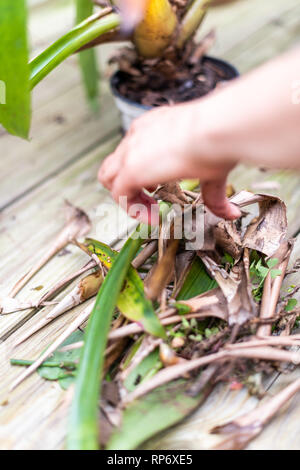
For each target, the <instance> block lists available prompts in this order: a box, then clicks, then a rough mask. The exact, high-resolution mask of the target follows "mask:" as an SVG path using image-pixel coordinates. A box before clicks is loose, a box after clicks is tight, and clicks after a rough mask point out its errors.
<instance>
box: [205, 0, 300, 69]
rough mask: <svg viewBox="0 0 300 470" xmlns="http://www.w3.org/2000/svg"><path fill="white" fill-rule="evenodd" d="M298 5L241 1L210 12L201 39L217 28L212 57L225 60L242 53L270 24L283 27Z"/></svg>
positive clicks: (290, 0)
mask: <svg viewBox="0 0 300 470" xmlns="http://www.w3.org/2000/svg"><path fill="white" fill-rule="evenodd" d="M298 5H299V2H298V0H285V1H284V2H283V1H282V0H273V1H272V4H270V1H268V0H251V1H249V0H240V1H239V2H236V3H235V4H231V5H230V4H229V5H227V6H225V7H222V8H218V9H214V10H213V11H210V12H209V14H208V15H207V17H206V19H205V21H204V23H203V25H202V27H201V28H200V30H199V33H198V37H199V38H201V37H202V36H203V35H204V34H206V33H207V32H208V31H209V30H211V29H212V28H214V29H215V30H216V34H217V40H216V44H215V45H214V47H213V48H212V50H211V54H212V55H215V56H217V57H226V55H227V53H228V52H229V51H231V50H233V49H234V48H235V47H237V48H239V47H240V49H243V48H244V47H245V46H244V45H245V44H246V41H248V40H249V41H250V42H252V40H253V36H254V35H255V34H256V32H257V31H258V30H264V28H265V27H267V26H268V25H270V24H274V25H276V24H277V25H278V24H279V21H280V23H281V22H282V17H283V16H284V15H285V14H286V13H288V12H289V11H292V10H293V9H294V8H296V7H297V6H298ZM283 27H284V25H283ZM274 53H275V54H276V53H277V51H276V50H275V51H274V52H273V54H274ZM250 64H251V58H250Z"/></svg>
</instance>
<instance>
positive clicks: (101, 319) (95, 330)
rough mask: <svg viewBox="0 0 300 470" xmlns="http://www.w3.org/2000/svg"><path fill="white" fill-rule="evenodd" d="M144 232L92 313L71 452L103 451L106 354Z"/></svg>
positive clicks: (124, 254)
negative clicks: (101, 420) (101, 421)
mask: <svg viewBox="0 0 300 470" xmlns="http://www.w3.org/2000/svg"><path fill="white" fill-rule="evenodd" d="M140 231H141V229H140V228H137V230H136V232H135V233H134V234H133V235H132V236H131V237H130V238H129V239H128V240H127V242H126V243H125V245H124V246H123V248H122V250H121V251H120V253H119V255H118V257H117V259H116V261H115V262H114V264H113V266H112V267H111V269H110V270H109V271H108V274H107V276H106V278H105V280H104V282H103V284H102V287H101V289H100V291H99V293H98V296H97V299H96V304H95V307H94V309H93V311H92V314H91V317H90V320H89V323H88V327H87V331H86V334H85V341H84V347H83V351H82V355H81V359H80V365H79V370H78V375H77V380H76V386H75V395H74V399H73V403H72V407H71V416H70V422H69V433H68V442H67V446H68V449H74V450H95V449H99V425H98V421H99V420H98V405H99V395H100V389H101V379H102V370H103V363H104V351H105V347H106V343H107V336H108V332H109V328H110V325H111V319H112V315H113V312H114V309H115V306H116V303H117V299H118V297H119V294H120V291H121V289H122V287H123V284H124V280H125V278H126V275H127V272H128V270H129V267H130V265H131V261H132V260H133V258H134V256H135V255H136V253H137V251H138V250H139V248H140V247H141V245H142V242H143V239H142V237H137V235H138V234H139V233H140Z"/></svg>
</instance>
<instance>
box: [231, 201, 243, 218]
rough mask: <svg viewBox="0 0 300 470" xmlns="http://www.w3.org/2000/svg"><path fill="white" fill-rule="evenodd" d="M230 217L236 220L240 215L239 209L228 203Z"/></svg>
mask: <svg viewBox="0 0 300 470" xmlns="http://www.w3.org/2000/svg"><path fill="white" fill-rule="evenodd" d="M230 215H231V217H232V219H238V218H239V217H241V215H242V213H241V210H240V209H239V207H238V206H236V205H235V204H233V203H232V202H231V203H230Z"/></svg>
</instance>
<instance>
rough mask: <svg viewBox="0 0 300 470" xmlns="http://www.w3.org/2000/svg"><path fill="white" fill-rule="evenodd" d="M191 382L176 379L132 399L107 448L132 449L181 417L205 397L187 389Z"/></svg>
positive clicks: (204, 393) (203, 394)
mask: <svg viewBox="0 0 300 470" xmlns="http://www.w3.org/2000/svg"><path fill="white" fill-rule="evenodd" d="M190 385H191V383H190V382H188V381H185V380H177V381H174V382H171V383H169V384H167V385H164V386H162V387H159V388H157V389H156V390H154V391H153V392H150V393H149V394H148V395H146V396H145V397H142V398H140V399H139V400H136V401H134V402H133V403H132V404H130V405H129V406H128V408H126V409H125V411H124V413H123V419H122V424H121V427H120V429H117V430H115V431H114V433H113V434H112V436H111V438H110V440H109V442H108V446H107V450H132V449H136V448H137V447H138V446H139V445H141V444H142V443H143V442H144V441H146V440H147V439H149V438H150V437H152V436H154V435H155V434H157V433H158V432H160V431H163V430H164V429H168V428H169V427H170V426H173V425H174V424H176V423H178V422H179V421H181V420H182V419H183V418H185V417H186V416H188V415H189V414H190V413H191V412H192V411H193V410H194V409H196V408H197V407H198V406H200V404H201V403H202V402H203V400H204V399H205V397H206V393H207V392H202V393H200V394H198V395H197V396H195V397H192V396H189V395H188V394H187V390H188V388H189V387H190Z"/></svg>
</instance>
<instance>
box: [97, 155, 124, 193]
mask: <svg viewBox="0 0 300 470" xmlns="http://www.w3.org/2000/svg"><path fill="white" fill-rule="evenodd" d="M121 165H122V151H121V149H120V148H119V147H118V148H117V149H116V151H115V152H114V153H112V154H111V155H109V157H107V158H106V159H105V160H104V162H103V163H102V165H101V166H100V168H99V172H98V179H99V181H100V183H101V184H103V186H105V187H106V188H107V189H108V190H109V191H111V189H112V185H113V181H114V180H115V178H116V176H117V175H118V173H119V171H120V168H121Z"/></svg>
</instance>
